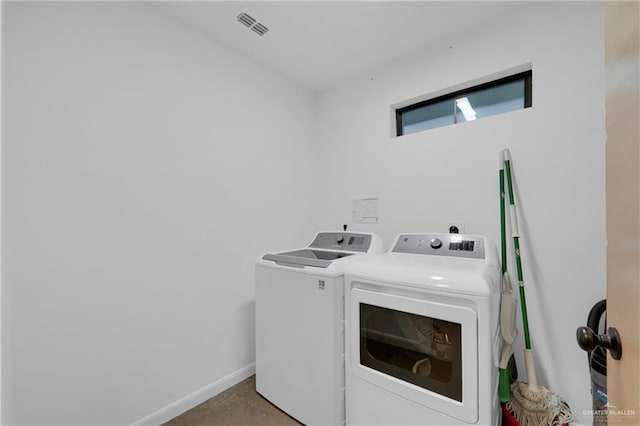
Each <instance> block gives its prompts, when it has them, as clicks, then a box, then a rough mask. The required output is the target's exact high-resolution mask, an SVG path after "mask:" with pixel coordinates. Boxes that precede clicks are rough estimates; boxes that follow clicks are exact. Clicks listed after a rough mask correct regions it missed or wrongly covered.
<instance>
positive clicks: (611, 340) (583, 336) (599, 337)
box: [576, 327, 622, 359]
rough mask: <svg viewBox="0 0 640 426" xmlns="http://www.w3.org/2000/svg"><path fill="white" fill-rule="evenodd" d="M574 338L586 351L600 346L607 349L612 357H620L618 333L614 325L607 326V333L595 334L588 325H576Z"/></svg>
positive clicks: (620, 349)
mask: <svg viewBox="0 0 640 426" xmlns="http://www.w3.org/2000/svg"><path fill="white" fill-rule="evenodd" d="M576 339H577V340H578V345H580V347H581V348H582V349H583V350H585V351H587V352H593V351H594V350H595V349H596V347H598V346H601V347H603V348H605V349H608V350H609V353H610V354H611V357H612V358H613V359H620V358H622V343H621V342H620V334H619V333H618V330H617V329H616V328H614V327H609V328H608V329H607V334H596V333H595V332H594V331H593V330H592V329H590V328H589V327H578V329H577V330H576Z"/></svg>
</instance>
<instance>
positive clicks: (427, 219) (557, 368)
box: [318, 2, 606, 424]
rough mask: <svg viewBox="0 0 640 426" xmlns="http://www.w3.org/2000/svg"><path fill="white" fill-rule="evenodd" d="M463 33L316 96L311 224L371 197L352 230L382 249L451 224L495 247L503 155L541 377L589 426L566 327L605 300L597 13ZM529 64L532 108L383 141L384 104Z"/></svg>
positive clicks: (536, 14) (519, 20)
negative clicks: (504, 154)
mask: <svg viewBox="0 0 640 426" xmlns="http://www.w3.org/2000/svg"><path fill="white" fill-rule="evenodd" d="M462 30H463V31H464V32H463V33H461V34H460V35H458V36H455V37H451V38H448V39H446V40H440V41H439V42H434V43H433V44H432V45H431V46H430V47H428V48H425V49H424V50H422V51H419V52H415V54H414V55H412V56H411V57H407V58H404V59H400V60H398V61H395V62H394V63H393V64H390V65H388V66H385V67H382V68H380V69H377V70H374V71H372V72H371V73H368V74H366V75H362V76H360V77H358V78H355V79H353V80H352V81H349V82H348V83H345V84H342V85H340V86H339V87H335V88H333V89H331V90H328V91H326V92H324V93H322V94H321V95H320V96H319V103H318V108H319V120H320V121H319V129H320V140H321V144H320V146H321V149H322V152H321V154H320V157H319V164H321V174H322V176H323V179H324V180H325V183H326V185H325V191H324V194H323V202H324V204H323V206H324V210H323V211H322V213H323V215H322V217H323V218H324V220H325V222H324V223H322V222H321V224H324V225H325V226H329V225H330V224H332V223H336V222H341V221H345V223H346V222H350V215H351V200H353V199H359V198H368V197H379V198H380V216H381V217H380V222H379V223H378V224H374V225H356V226H354V227H353V228H354V229H360V230H367V231H373V232H378V233H379V234H380V235H381V236H382V237H383V239H384V241H385V243H386V244H387V247H388V246H389V245H390V244H391V243H392V241H393V237H394V236H395V235H396V234H397V233H399V232H419V231H441V232H446V229H447V227H446V222H447V221H449V220H461V221H464V222H465V224H466V232H468V233H474V234H484V235H487V236H488V237H490V238H491V239H493V240H494V241H496V242H498V243H499V241H500V239H499V232H500V231H499V223H500V222H499V217H500V216H499V202H498V151H499V150H500V149H502V148H505V147H508V148H510V150H511V153H512V156H513V166H514V173H515V185H516V189H517V191H516V198H517V202H518V204H519V214H520V225H521V232H522V234H523V236H522V242H521V245H522V255H523V262H524V278H525V285H526V289H527V301H528V308H529V317H530V324H531V336H532V343H533V346H534V351H535V353H536V356H537V364H538V373H539V381H540V382H541V383H542V384H544V385H546V386H549V387H550V388H551V389H552V390H553V391H555V392H557V393H558V394H560V395H561V396H563V397H564V398H565V399H566V400H567V401H568V402H569V404H570V405H571V407H572V408H573V410H574V412H575V414H576V415H577V418H578V420H580V421H581V422H582V423H585V424H586V423H590V420H589V419H587V418H585V417H584V416H583V415H582V411H583V410H586V409H590V408H591V402H590V394H589V376H588V370H587V362H586V356H585V353H584V352H582V351H581V350H580V349H579V348H578V346H577V344H576V342H575V329H576V327H578V326H579V325H582V324H584V323H585V322H586V316H587V313H588V310H589V309H590V307H591V305H592V304H593V303H595V302H596V301H597V300H599V299H602V298H604V297H605V238H606V235H605V203H604V201H605V197H604V195H605V194H604V143H605V133H604V90H603V86H604V84H603V81H604V65H603V61H604V53H603V14H602V6H601V5H600V4H597V3H570V4H567V3H565V4H554V3H551V2H545V3H539V4H532V5H530V6H528V10H526V11H524V12H523V11H520V12H519V13H518V14H514V15H507V16H502V17H499V18H498V19H496V20H495V21H493V22H490V23H485V24H482V25H479V26H478V27H477V28H465V29H462ZM527 63H532V65H533V107H532V108H530V109H526V110H521V111H517V112H512V113H508V114H504V115H499V116H494V117H489V118H484V119H481V120H477V121H474V122H469V123H464V124H459V125H455V126H449V127H442V128H438V129H434V130H429V131H426V132H423V133H418V134H412V135H407V136H403V137H400V138H393V137H390V134H391V119H390V106H391V105H393V104H395V103H398V102H402V101H404V100H407V99H411V98H414V97H416V96H420V95H425V94H429V93H432V92H437V91H439V90H440V89H443V88H447V87H453V86H457V85H459V84H461V83H464V82H469V81H473V80H475V79H477V78H480V77H483V76H487V75H491V74H494V73H496V72H500V71H502V70H506V69H510V68H512V67H516V66H520V65H522V64H527ZM512 253H513V252H512V251H510V252H509V255H510V256H511V258H513V256H512ZM509 267H510V269H511V271H512V277H513V282H515V274H513V271H515V266H514V265H513V264H510V265H509ZM520 328H521V327H520ZM520 336H522V333H520ZM521 339H522V337H519V340H518V341H519V342H520V343H519V345H520V348H521V347H522V343H521ZM520 348H518V349H517V352H518V358H517V359H518V360H519V363H518V365H519V367H520V374H521V378H523V379H525V380H526V376H525V375H524V364H523V363H522V359H521V350H520Z"/></svg>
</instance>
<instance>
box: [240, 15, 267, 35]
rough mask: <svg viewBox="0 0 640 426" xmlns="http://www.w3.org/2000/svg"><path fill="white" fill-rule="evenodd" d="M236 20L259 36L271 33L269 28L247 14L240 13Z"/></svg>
mask: <svg viewBox="0 0 640 426" xmlns="http://www.w3.org/2000/svg"><path fill="white" fill-rule="evenodd" d="M236 20H237V21H238V22H240V23H241V24H242V25H244V26H245V27H247V28H249V29H251V31H253V32H254V33H256V34H258V35H259V36H263V35H265V34H266V33H267V32H268V31H269V28H267V26H266V25H265V24H264V23H262V22H258V21H257V20H256V19H255V18H254V17H253V16H251V15H249V14H248V13H246V12H240V13H238V14H237V16H236Z"/></svg>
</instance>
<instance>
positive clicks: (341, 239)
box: [336, 237, 344, 244]
mask: <svg viewBox="0 0 640 426" xmlns="http://www.w3.org/2000/svg"><path fill="white" fill-rule="evenodd" d="M343 241H344V237H338V239H337V240H336V243H338V244H342V242H343Z"/></svg>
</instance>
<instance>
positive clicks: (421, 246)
mask: <svg viewBox="0 0 640 426" xmlns="http://www.w3.org/2000/svg"><path fill="white" fill-rule="evenodd" d="M484 246H485V239H484V237H481V236H478V235H466V234H400V235H398V238H397V239H396V244H395V246H394V247H393V249H392V250H391V251H392V252H394V253H411V254H427V255H434V256H452V257H463V258H471V259H484Z"/></svg>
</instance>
